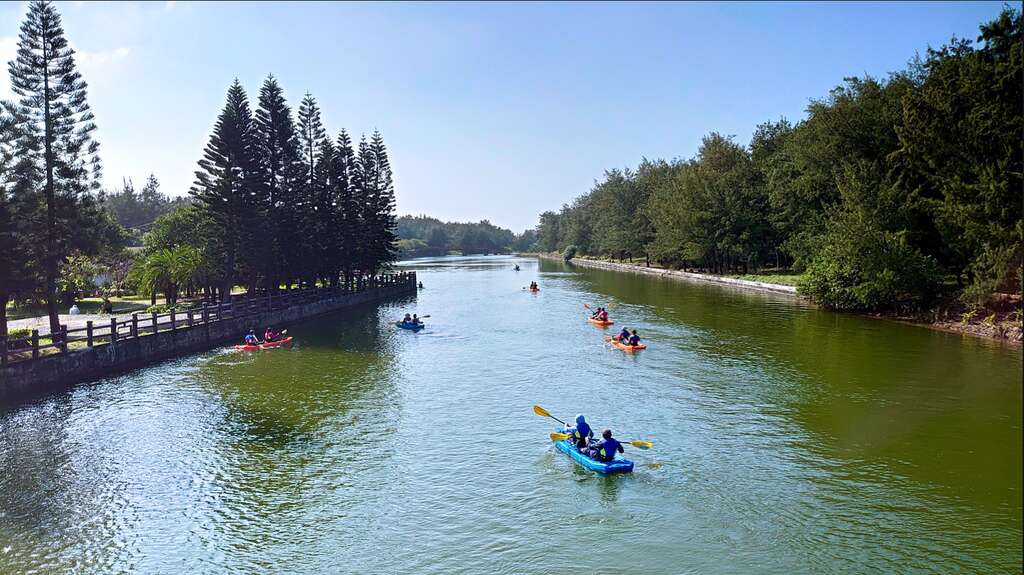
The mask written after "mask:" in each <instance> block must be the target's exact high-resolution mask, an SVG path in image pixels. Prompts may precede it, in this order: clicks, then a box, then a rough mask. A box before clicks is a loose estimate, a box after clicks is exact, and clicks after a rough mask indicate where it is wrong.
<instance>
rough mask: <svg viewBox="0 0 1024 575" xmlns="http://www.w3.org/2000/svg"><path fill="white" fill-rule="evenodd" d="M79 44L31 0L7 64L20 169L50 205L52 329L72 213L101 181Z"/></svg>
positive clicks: (47, 265)
mask: <svg viewBox="0 0 1024 575" xmlns="http://www.w3.org/2000/svg"><path fill="white" fill-rule="evenodd" d="M74 53H75V52H74V50H72V49H71V47H70V46H69V45H68V41H67V39H66V38H65V37H64V30H63V28H62V27H61V18H60V14H58V13H57V10H56V9H55V8H54V6H53V4H51V3H50V2H48V1H46V0H33V1H32V2H30V3H29V7H28V14H27V16H26V17H25V21H24V22H22V24H21V31H20V33H19V35H18V52H17V56H16V57H15V59H14V60H13V61H11V62H10V63H9V64H8V70H9V72H10V75H11V88H12V90H13V91H14V93H15V94H16V95H17V96H18V97H19V100H18V102H17V108H18V110H17V112H18V116H19V117H20V118H21V119H22V122H21V123H22V124H23V125H22V126H21V128H20V130H21V133H20V136H19V137H18V139H17V140H16V144H15V149H16V153H17V155H18V157H19V158H20V159H21V160H22V161H19V162H18V167H19V170H18V175H17V177H18V178H19V179H21V180H22V184H21V185H22V186H25V187H26V188H28V187H30V188H31V189H33V190H35V191H39V190H40V189H41V190H42V192H43V195H44V198H45V201H44V202H43V203H44V205H45V209H46V216H45V219H44V222H45V225H43V226H42V231H41V233H42V234H43V235H44V237H43V238H41V239H40V243H41V244H42V245H43V247H44V249H43V254H42V256H43V257H42V258H41V260H42V261H41V264H42V268H43V270H42V274H43V276H44V278H45V284H44V285H45V287H44V292H45V296H46V303H47V312H48V315H49V318H50V330H51V331H54V332H56V331H57V330H59V329H60V324H59V320H58V318H57V301H56V298H57V294H56V290H57V274H58V270H59V267H60V264H61V262H62V261H63V260H64V259H65V257H66V256H67V254H68V252H69V251H70V250H71V249H72V248H73V247H74V246H73V243H74V240H75V234H76V231H77V230H79V229H81V227H80V226H76V224H75V223H74V219H75V218H76V215H77V214H78V213H79V212H80V211H81V210H80V207H81V204H82V203H83V202H84V201H87V198H85V195H86V194H87V193H88V192H90V191H94V190H97V189H99V179H100V176H101V166H100V160H99V156H98V155H97V151H98V149H99V144H98V143H97V142H96V141H95V140H93V139H92V133H93V132H94V131H95V129H96V125H95V124H94V123H93V115H92V112H91V111H90V109H89V104H88V102H87V100H86V83H85V81H84V80H82V77H81V75H80V74H79V73H78V70H77V69H76V68H75V58H74Z"/></svg>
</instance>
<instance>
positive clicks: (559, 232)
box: [537, 8, 1024, 310]
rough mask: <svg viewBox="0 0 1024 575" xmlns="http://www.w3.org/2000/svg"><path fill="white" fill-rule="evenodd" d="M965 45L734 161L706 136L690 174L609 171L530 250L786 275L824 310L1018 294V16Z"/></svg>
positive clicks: (675, 166)
mask: <svg viewBox="0 0 1024 575" xmlns="http://www.w3.org/2000/svg"><path fill="white" fill-rule="evenodd" d="M980 31H981V33H980V36H979V37H978V39H977V42H976V43H974V42H970V41H968V40H965V39H954V40H952V41H951V42H950V43H949V44H947V45H944V46H942V47H941V48H939V49H931V48H929V49H928V50H927V52H926V55H925V57H924V58H915V59H914V60H912V61H911V62H910V64H909V65H908V66H907V68H906V69H905V70H902V71H899V72H896V73H893V74H891V75H890V76H889V78H887V79H885V80H879V79H876V78H872V77H864V78H847V79H845V80H844V82H843V84H842V85H840V86H838V87H836V88H834V89H833V90H832V91H831V92H830V93H829V95H828V96H827V97H825V98H823V99H818V100H812V101H811V103H810V105H809V106H808V109H807V118H806V119H804V120H802V121H800V122H797V123H796V124H792V123H790V122H788V121H786V120H785V119H780V120H778V121H772V122H766V123H764V124H761V125H759V126H757V128H756V130H755V131H754V134H753V136H752V138H751V140H750V142H749V143H748V144H747V145H742V144H740V143H737V142H736V141H735V140H734V138H732V137H729V136H724V135H722V134H719V133H712V134H709V135H708V136H706V137H704V138H703V140H702V143H701V145H700V148H699V149H698V151H697V154H696V156H695V157H693V158H689V159H673V160H671V161H666V160H647V159H645V160H643V161H642V162H641V163H640V165H639V166H637V167H636V168H635V169H625V170H611V171H608V172H606V173H605V174H604V177H603V179H602V180H601V181H599V182H597V183H595V186H594V187H593V189H592V190H591V191H590V192H589V193H587V194H585V195H583V196H581V197H579V198H577V199H576V200H575V201H574V202H573V203H572V204H571V205H565V206H563V207H562V209H561V211H559V212H553V211H548V212H544V213H543V214H541V216H540V224H539V226H538V228H537V234H538V240H537V248H538V249H540V250H542V251H547V252H551V251H563V250H566V249H568V248H570V247H571V251H576V250H579V251H580V252H583V253H587V254H592V255H602V256H613V257H619V258H625V257H630V258H632V257H641V258H645V259H647V260H648V264H649V263H650V261H652V260H653V261H655V262H657V263H660V264H662V265H667V266H672V267H689V268H696V269H700V270H705V271H709V272H714V273H726V272H733V271H743V272H746V271H748V270H750V269H757V268H761V267H767V266H772V267H789V268H792V269H794V270H796V271H805V272H806V273H805V274H804V276H803V280H802V283H801V286H800V289H801V290H802V291H803V292H804V293H805V294H807V295H809V296H810V297H812V298H813V299H815V300H817V301H819V302H820V303H822V304H824V305H826V306H828V307H832V308H838V309H851V310H883V309H893V308H897V309H914V308H916V309H921V308H925V307H927V306H930V305H932V304H934V303H935V300H936V298H937V297H940V296H942V295H944V294H953V293H955V294H958V295H959V296H960V298H961V299H962V300H964V301H966V302H972V303H983V302H984V301H985V300H986V298H988V297H989V296H990V295H991V294H993V293H994V292H1009V293H1020V291H1021V277H1022V256H1024V250H1022V247H1021V246H1022V243H1021V242H1022V233H1024V228H1022V223H1021V216H1022V189H1024V175H1022V174H1024V115H1022V113H1021V112H1022V110H1021V102H1022V81H1024V70H1022V66H1024V27H1022V24H1021V14H1020V11H1018V10H1016V9H1012V8H1006V9H1004V11H1003V12H1002V13H1001V14H1000V15H999V17H998V18H996V19H995V20H993V21H991V22H988V23H985V24H983V25H981V26H980Z"/></svg>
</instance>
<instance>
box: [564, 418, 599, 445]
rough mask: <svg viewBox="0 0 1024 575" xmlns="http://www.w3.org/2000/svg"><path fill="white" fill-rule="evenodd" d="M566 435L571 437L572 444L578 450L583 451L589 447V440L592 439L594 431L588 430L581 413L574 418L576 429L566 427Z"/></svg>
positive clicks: (587, 424) (588, 425) (588, 426)
mask: <svg viewBox="0 0 1024 575" xmlns="http://www.w3.org/2000/svg"><path fill="white" fill-rule="evenodd" d="M566 427H568V426H566ZM566 433H568V434H569V435H571V436H572V442H573V443H574V444H575V445H576V449H579V450H583V449H585V448H586V447H587V446H588V445H590V440H591V439H593V438H594V430H593V429H590V424H589V423H587V420H586V418H585V417H583V414H582V413H581V414H579V415H577V416H576V427H568V429H566Z"/></svg>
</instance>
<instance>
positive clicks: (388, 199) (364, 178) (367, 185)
mask: <svg viewBox="0 0 1024 575" xmlns="http://www.w3.org/2000/svg"><path fill="white" fill-rule="evenodd" d="M359 165H360V178H361V184H362V194H363V205H364V210H363V218H362V219H363V222H364V227H363V230H362V232H363V237H362V243H363V244H364V245H365V247H364V252H365V253H364V254H363V256H364V261H363V268H362V269H363V271H364V272H365V273H369V274H376V273H377V271H378V270H379V269H380V268H381V267H382V266H384V265H387V264H389V263H391V262H393V261H394V260H395V257H396V254H397V253H398V252H397V248H396V247H395V242H396V241H397V240H398V237H397V236H396V235H395V187H394V181H393V176H392V173H391V163H390V161H389V160H388V154H387V148H386V147H385V146H384V139H383V137H382V136H381V135H380V132H376V131H375V132H374V133H373V135H372V136H371V139H370V142H369V143H367V142H366V138H365V137H364V138H362V139H361V140H360V142H359Z"/></svg>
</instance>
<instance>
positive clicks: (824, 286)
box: [799, 213, 941, 310]
mask: <svg viewBox="0 0 1024 575" xmlns="http://www.w3.org/2000/svg"><path fill="white" fill-rule="evenodd" d="M940 277H941V276H940V274H939V270H938V267H937V266H936V264H935V262H934V260H932V258H930V257H929V256H926V255H924V254H922V253H921V252H920V251H918V250H917V249H915V248H914V247H912V246H910V245H909V244H908V242H907V239H906V234H905V233H902V232H899V233H893V232H888V231H885V230H882V229H880V228H878V227H877V225H876V224H875V222H873V221H871V220H870V219H867V218H864V217H863V214H861V213H844V214H839V215H837V216H835V217H834V218H833V219H831V220H830V222H829V225H828V231H827V232H826V238H825V242H824V244H823V248H822V250H821V251H820V252H819V253H818V254H817V255H816V256H815V258H814V259H813V260H812V261H811V263H810V265H809V266H808V267H807V273H806V275H805V276H804V280H803V281H802V282H801V283H800V285H799V289H800V291H801V292H802V293H804V294H806V295H808V296H810V297H812V298H813V299H814V300H815V301H817V302H819V303H821V304H822V305H824V306H825V307H828V308H833V309H840V310H877V309H894V308H900V309H920V308H922V307H924V306H927V305H928V304H930V303H932V301H933V299H934V296H935V294H936V292H937V287H938V284H939V280H940Z"/></svg>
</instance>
